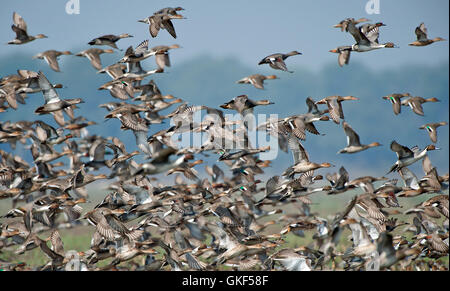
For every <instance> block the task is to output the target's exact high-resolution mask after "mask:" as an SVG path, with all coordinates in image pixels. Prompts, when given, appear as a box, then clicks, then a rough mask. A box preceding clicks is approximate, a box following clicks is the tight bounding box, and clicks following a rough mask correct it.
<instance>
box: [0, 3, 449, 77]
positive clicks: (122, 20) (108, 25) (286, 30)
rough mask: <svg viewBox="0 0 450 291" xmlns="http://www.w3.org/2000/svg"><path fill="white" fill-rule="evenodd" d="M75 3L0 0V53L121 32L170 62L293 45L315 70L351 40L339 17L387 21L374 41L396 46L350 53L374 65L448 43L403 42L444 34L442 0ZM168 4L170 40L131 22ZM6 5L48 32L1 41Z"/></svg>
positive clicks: (70, 45) (430, 57)
mask: <svg viewBox="0 0 450 291" xmlns="http://www.w3.org/2000/svg"><path fill="white" fill-rule="evenodd" d="M79 1H80V14H78V15H75V14H73V15H69V14H67V13H66V10H65V6H66V3H67V2H68V1H66V0H46V1H29V0H14V1H11V0H6V1H2V9H1V10H0V32H1V33H0V48H1V49H0V56H4V55H8V54H10V53H11V52H13V51H14V50H20V51H23V52H27V53H30V55H34V54H36V53H37V52H40V51H44V50H47V49H57V50H66V49H86V48H88V47H89V46H88V45H87V43H88V42H89V41H90V40H91V39H92V38H94V37H97V36H100V35H103V34H109V33H114V34H120V33H124V32H127V33H130V34H132V35H134V36H135V37H134V38H130V39H125V40H121V41H120V42H119V47H120V48H122V49H125V48H126V47H127V46H129V45H133V46H136V45H137V44H139V43H140V42H141V41H142V40H144V39H150V45H151V46H153V45H161V44H173V43H178V44H180V45H181V46H182V47H183V49H182V50H179V51H177V52H176V53H174V54H173V58H174V59H176V60H177V61H183V60H187V59H191V58H192V57H194V56H197V55H199V54H204V53H207V54H210V55H212V56H218V57H228V56H234V57H236V58H238V59H240V60H241V61H242V62H244V63H245V64H249V65H251V64H254V65H256V64H257V63H258V62H259V60H260V59H261V58H263V57H264V56H266V55H268V54H270V53H273V52H288V51H291V50H294V49H295V50H298V51H300V52H302V53H303V55H302V56H297V57H295V58H292V59H290V60H289V63H292V64H295V66H303V65H304V66H305V67H308V68H310V69H320V68H322V67H323V65H324V64H327V63H330V62H337V61H336V59H337V56H336V55H335V54H332V53H329V52H328V51H329V50H330V49H333V48H335V47H337V46H339V45H351V44H352V43H354V40H353V38H352V37H351V35H350V34H348V33H343V32H341V31H340V30H339V29H336V28H332V26H333V25H334V24H336V23H338V22H339V21H340V20H342V19H344V18H346V17H355V18H360V17H367V18H369V19H371V20H372V21H373V22H375V21H382V22H384V23H385V24H386V25H387V26H385V27H383V28H382V31H381V35H380V42H388V41H392V42H394V43H396V44H397V45H398V46H400V48H399V49H386V50H379V51H373V52H369V53H363V54H357V53H355V54H353V55H352V60H353V59H354V60H357V61H360V62H363V63H364V64H365V65H367V66H369V67H371V68H373V69H381V68H385V67H395V66H401V65H403V64H406V63H414V64H429V65H435V64H437V63H441V62H448V42H441V43H436V44H433V45H431V46H428V47H423V48H416V47H409V46H408V45H407V44H408V43H409V42H411V41H414V40H415V34H414V29H415V27H416V26H417V25H419V24H420V22H422V21H423V22H425V24H426V26H427V27H428V34H429V37H431V38H433V37H436V36H441V37H443V38H445V39H448V38H449V33H448V24H449V14H448V9H449V1H446V0H429V1H423V0H420V1H416V0H414V1H412V0H396V1H388V0H379V1H380V14H378V15H377V14H372V15H368V14H367V13H366V11H365V6H366V3H367V1H366V0H346V1H329V0H327V1H325V0H317V1H296V0H284V1H273V0H272V1H266V0H258V1H255V0H253V1H249V0H247V1H245V0H244V1H236V0H229V1H205V0H201V1H200V0H190V1H172V0H165V1H160V0H152V1H148V0H133V1H120V0H79ZM167 6H181V7H183V8H185V9H186V11H184V12H183V14H184V15H185V16H186V17H187V19H184V20H175V21H174V25H175V29H176V31H177V34H178V38H177V39H173V38H172V37H171V36H170V35H169V34H168V33H167V31H162V32H161V33H160V34H159V35H158V37H157V38H155V39H152V38H151V37H150V35H149V32H148V26H147V25H145V24H143V23H139V22H137V20H138V19H142V18H144V17H147V16H149V15H151V14H152V13H153V12H154V11H156V10H158V9H160V8H163V7H167ZM13 11H17V12H18V13H19V14H20V15H22V17H23V18H24V19H25V21H26V22H27V23H28V30H29V33H30V34H32V35H35V34H38V33H44V34H46V35H48V36H49V38H48V39H44V40H37V41H35V42H32V43H29V44H27V45H23V46H8V45H5V43H6V42H7V41H9V40H11V39H13V38H14V32H13V31H12V30H11V24H12V14H13ZM30 57H31V56H30Z"/></svg>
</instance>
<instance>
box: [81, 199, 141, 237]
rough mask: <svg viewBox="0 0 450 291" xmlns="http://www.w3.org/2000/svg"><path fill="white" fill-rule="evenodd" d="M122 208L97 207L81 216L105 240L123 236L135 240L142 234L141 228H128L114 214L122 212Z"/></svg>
mask: <svg viewBox="0 0 450 291" xmlns="http://www.w3.org/2000/svg"><path fill="white" fill-rule="evenodd" d="M123 213H124V210H123V209H121V208H119V209H109V208H106V207H99V208H96V209H94V210H91V211H89V212H88V213H86V214H85V215H84V216H83V218H84V219H87V220H88V221H89V223H90V224H92V225H94V226H95V227H96V231H97V232H98V233H99V234H100V235H101V236H102V237H104V238H106V239H107V240H116V239H118V238H125V239H128V240H129V241H136V240H137V239H138V238H139V237H140V236H142V234H143V230H140V229H129V228H128V227H127V226H126V225H125V224H123V223H122V222H121V221H120V220H119V219H118V218H117V216H116V215H120V214H123Z"/></svg>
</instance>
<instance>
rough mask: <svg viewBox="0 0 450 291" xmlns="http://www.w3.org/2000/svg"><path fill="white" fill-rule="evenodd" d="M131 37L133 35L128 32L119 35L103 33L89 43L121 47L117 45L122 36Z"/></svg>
mask: <svg viewBox="0 0 450 291" xmlns="http://www.w3.org/2000/svg"><path fill="white" fill-rule="evenodd" d="M129 37H133V36H132V35H130V34H128V33H122V34H119V35H114V34H107V35H102V36H99V37H97V38H94V39H93V40H91V41H90V42H88V44H89V45H108V46H110V47H112V48H115V49H119V48H118V47H117V45H116V42H117V41H119V40H121V39H122V38H129Z"/></svg>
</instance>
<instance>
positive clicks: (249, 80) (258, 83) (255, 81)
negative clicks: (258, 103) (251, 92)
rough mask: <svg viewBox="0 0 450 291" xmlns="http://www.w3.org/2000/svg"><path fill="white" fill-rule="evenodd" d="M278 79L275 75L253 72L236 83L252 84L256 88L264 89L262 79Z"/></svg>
mask: <svg viewBox="0 0 450 291" xmlns="http://www.w3.org/2000/svg"><path fill="white" fill-rule="evenodd" d="M274 79H278V77H277V76H276V75H268V76H265V75H261V74H253V75H250V76H248V77H245V78H242V79H240V80H239V81H237V82H236V83H238V84H252V85H253V86H254V87H255V88H257V89H264V80H274Z"/></svg>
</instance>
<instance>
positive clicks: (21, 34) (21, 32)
mask: <svg viewBox="0 0 450 291" xmlns="http://www.w3.org/2000/svg"><path fill="white" fill-rule="evenodd" d="M13 21H14V24H13V25H12V26H11V28H12V30H13V31H14V32H15V33H16V38H15V39H13V40H11V41H9V42H8V44H25V43H28V42H30V41H33V40H35V39H41V38H47V36H46V35H44V34H38V35H36V36H31V35H28V32H27V23H26V22H25V20H23V18H22V16H20V15H19V14H17V13H16V12H14V13H13Z"/></svg>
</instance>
